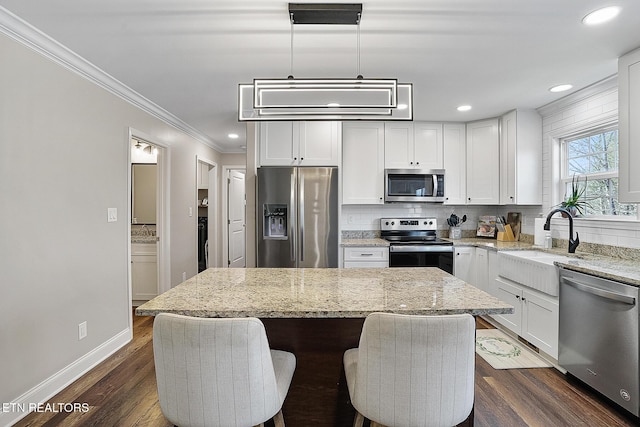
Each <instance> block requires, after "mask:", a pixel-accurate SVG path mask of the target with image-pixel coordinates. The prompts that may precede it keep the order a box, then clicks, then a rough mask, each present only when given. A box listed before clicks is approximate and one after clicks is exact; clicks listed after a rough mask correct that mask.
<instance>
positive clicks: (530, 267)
mask: <svg viewBox="0 0 640 427" xmlns="http://www.w3.org/2000/svg"><path fill="white" fill-rule="evenodd" d="M570 259H571V258H569V257H566V256H563V255H556V254H552V253H548V252H542V251H531V250H528V251H500V252H498V274H499V275H500V276H502V277H504V278H506V279H509V280H512V281H514V282H516V283H519V284H521V285H523V286H527V287H529V288H532V289H536V290H538V291H540V292H544V293H545V294H548V295H552V296H557V295H558V287H559V273H558V267H556V266H555V265H554V262H556V261H562V262H566V261H568V260H570Z"/></svg>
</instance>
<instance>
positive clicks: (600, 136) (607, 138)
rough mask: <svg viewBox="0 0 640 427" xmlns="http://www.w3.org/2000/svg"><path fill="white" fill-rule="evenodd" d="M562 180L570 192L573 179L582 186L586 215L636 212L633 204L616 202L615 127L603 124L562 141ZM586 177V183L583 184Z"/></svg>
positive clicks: (616, 159)
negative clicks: (597, 128)
mask: <svg viewBox="0 0 640 427" xmlns="http://www.w3.org/2000/svg"><path fill="white" fill-rule="evenodd" d="M562 152H563V159H564V161H563V171H562V184H563V187H564V188H565V195H567V194H570V192H571V186H572V182H573V180H574V179H575V180H577V181H578V182H579V185H580V186H581V188H582V187H584V188H585V192H584V195H583V197H582V198H583V199H584V200H585V201H586V202H587V207H586V209H585V212H583V215H584V216H586V217H603V216H604V217H610V216H617V217H627V218H629V217H631V218H636V216H637V205H627V204H622V203H619V202H618V129H617V128H611V127H610V128H605V129H599V130H597V131H595V132H591V133H588V134H584V135H580V136H577V137H572V138H567V139H565V140H563V141H562ZM585 180H586V187H585Z"/></svg>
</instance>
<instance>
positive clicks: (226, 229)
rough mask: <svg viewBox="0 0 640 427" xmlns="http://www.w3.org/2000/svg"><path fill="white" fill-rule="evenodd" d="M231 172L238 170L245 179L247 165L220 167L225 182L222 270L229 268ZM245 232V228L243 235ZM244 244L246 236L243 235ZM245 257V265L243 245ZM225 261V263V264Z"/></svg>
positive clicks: (223, 188)
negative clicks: (242, 173)
mask: <svg viewBox="0 0 640 427" xmlns="http://www.w3.org/2000/svg"><path fill="white" fill-rule="evenodd" d="M232 170H239V171H243V172H244V173H245V179H246V176H247V165H225V166H222V177H223V179H224V180H225V183H224V185H223V186H222V255H223V259H222V264H223V267H224V268H228V267H229V263H228V260H229V181H227V180H228V179H229V172H230V171H232ZM244 193H245V202H246V194H247V192H246V190H245V192H244ZM244 217H245V218H244V220H245V224H246V222H247V212H246V203H245V215H244ZM246 232H247V230H246V227H245V233H246ZM245 242H246V235H245ZM244 257H245V265H246V258H247V248H246V244H245V250H244ZM225 261H226V262H225Z"/></svg>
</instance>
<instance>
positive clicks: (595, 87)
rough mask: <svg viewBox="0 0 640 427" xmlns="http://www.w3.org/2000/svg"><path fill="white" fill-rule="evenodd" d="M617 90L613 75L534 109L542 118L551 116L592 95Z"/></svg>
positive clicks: (616, 77)
mask: <svg viewBox="0 0 640 427" xmlns="http://www.w3.org/2000/svg"><path fill="white" fill-rule="evenodd" d="M613 90H615V91H617V90H618V75H617V74H614V75H611V76H609V77H606V78H604V79H602V80H600V81H597V82H595V83H593V84H591V85H589V86H587V87H585V88H583V89H580V90H578V91H576V92H573V93H571V94H569V95H567V96H565V97H562V98H560V99H558V100H555V101H553V102H550V103H548V104H545V105H543V106H542V107H538V108H536V110H537V111H538V113H539V114H540V115H541V116H542V117H548V116H552V115H554V114H555V113H557V112H559V111H562V110H565V109H567V108H569V107H571V106H572V105H575V104H577V103H579V102H581V101H584V100H585V99H587V98H590V97H592V96H594V95H599V94H601V93H603V92H606V91H613Z"/></svg>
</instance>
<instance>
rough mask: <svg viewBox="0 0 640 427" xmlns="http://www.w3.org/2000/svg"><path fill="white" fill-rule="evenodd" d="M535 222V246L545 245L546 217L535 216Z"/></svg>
mask: <svg viewBox="0 0 640 427" xmlns="http://www.w3.org/2000/svg"><path fill="white" fill-rule="evenodd" d="M535 220H536V221H535V224H534V234H533V244H534V245H535V246H544V237H545V232H544V223H545V221H546V220H545V219H544V218H535Z"/></svg>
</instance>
